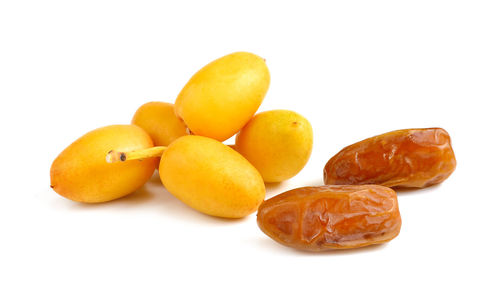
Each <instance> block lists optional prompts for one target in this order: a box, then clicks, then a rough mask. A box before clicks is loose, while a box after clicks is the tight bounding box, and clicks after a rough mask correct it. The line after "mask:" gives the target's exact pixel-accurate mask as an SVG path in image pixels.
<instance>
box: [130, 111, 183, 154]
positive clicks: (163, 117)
mask: <svg viewBox="0 0 500 299" xmlns="http://www.w3.org/2000/svg"><path fill="white" fill-rule="evenodd" d="M132 124H135V125H138V126H139V127H141V128H143V129H144V130H145V131H146V132H147V133H148V134H149V136H151V139H153V143H154V145H155V146H158V145H163V146H168V145H169V144H170V143H172V141H174V140H175V139H177V138H179V137H181V136H184V135H187V127H186V125H185V124H184V122H183V121H182V120H181V119H179V118H178V117H177V116H176V115H175V109H174V104H170V103H164V102H149V103H146V104H144V105H142V106H141V107H139V109H137V111H136V112H135V115H134V118H133V119H132Z"/></svg>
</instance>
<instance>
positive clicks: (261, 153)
mask: <svg viewBox="0 0 500 299" xmlns="http://www.w3.org/2000/svg"><path fill="white" fill-rule="evenodd" d="M312 145H313V131H312V127H311V124H310V123H309V121H308V120H307V119H306V118H304V117H303V116H302V115H300V114H298V113H295V112H293V111H288V110H271V111H265V112H262V113H259V114H257V115H255V116H254V117H253V118H252V120H251V121H250V122H249V123H248V124H247V125H246V126H245V127H244V128H243V129H242V130H241V132H239V133H238V135H236V150H237V151H238V152H239V153H241V154H242V155H243V156H244V157H245V158H247V160H248V161H250V163H252V164H253V165H254V166H255V168H257V169H258V170H259V172H260V174H261V175H262V178H263V179H264V181H265V182H281V181H284V180H287V179H289V178H291V177H293V176H295V175H296V174H297V173H299V171H300V170H302V168H304V166H305V165H306V163H307V161H308V160H309V156H310V155H311V151H312Z"/></svg>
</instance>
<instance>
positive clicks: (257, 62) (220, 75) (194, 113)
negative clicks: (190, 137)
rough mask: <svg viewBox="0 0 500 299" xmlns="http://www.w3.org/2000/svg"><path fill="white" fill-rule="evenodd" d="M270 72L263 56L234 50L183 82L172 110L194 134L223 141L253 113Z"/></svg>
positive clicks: (264, 89)
mask: <svg viewBox="0 0 500 299" xmlns="http://www.w3.org/2000/svg"><path fill="white" fill-rule="evenodd" d="M269 81H270V75H269V70H268V68H267V66H266V63H265V61H264V59H262V58H261V57H259V56H257V55H255V54H252V53H247V52H236V53H233V54H229V55H226V56H224V57H221V58H219V59H217V60H215V61H212V62H211V63H209V64H208V65H206V66H205V67H203V68H202V69H201V70H199V71H198V72H197V73H196V74H195V75H193V77H191V79H190V80H189V82H188V83H187V84H186V85H185V86H184V88H183V89H182V91H181V92H180V93H179V95H178V96H177V99H176V101H175V111H176V113H177V115H178V116H179V117H180V118H182V119H183V120H184V122H185V123H186V125H187V126H188V127H189V129H190V130H191V132H193V133H194V134H195V135H201V136H206V137H210V138H213V139H216V140H219V141H224V140H226V139H228V138H229V137H231V136H233V135H234V134H236V133H237V132H238V131H239V130H240V129H241V128H242V127H243V126H244V125H245V124H246V123H247V122H248V121H249V120H250V118H252V116H253V115H254V114H255V112H256V111H257V109H258V108H259V106H260V104H261V103H262V100H263V99H264V96H265V95H266V92H267V89H268V88H269Z"/></svg>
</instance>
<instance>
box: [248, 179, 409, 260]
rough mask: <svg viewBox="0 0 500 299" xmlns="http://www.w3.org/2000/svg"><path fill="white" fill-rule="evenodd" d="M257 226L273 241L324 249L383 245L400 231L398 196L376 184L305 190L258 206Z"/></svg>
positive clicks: (274, 198)
mask: <svg viewBox="0 0 500 299" xmlns="http://www.w3.org/2000/svg"><path fill="white" fill-rule="evenodd" d="M257 223H258V224H259V227H260V229H261V230H262V231H263V232H264V233H265V234H266V235H268V236H269V237H271V238H272V239H274V240H275V241H277V242H279V243H281V244H283V245H286V246H289V247H293V248H296V249H301V250H308V251H325V250H332V249H347V248H357V247H363V246H368V245H372V244H378V243H384V242H388V241H390V240H392V239H394V238H395V237H396V236H397V235H398V234H399V230H400V229H401V216H400V214H399V208H398V199H397V195H396V192H394V190H392V189H391V188H387V187H383V186H377V185H361V186H319V187H303V188H298V189H294V190H290V191H287V192H284V193H281V194H279V195H277V196H275V197H273V198H271V199H269V200H266V201H265V202H264V203H262V204H261V205H260V207H259V211H258V213H257Z"/></svg>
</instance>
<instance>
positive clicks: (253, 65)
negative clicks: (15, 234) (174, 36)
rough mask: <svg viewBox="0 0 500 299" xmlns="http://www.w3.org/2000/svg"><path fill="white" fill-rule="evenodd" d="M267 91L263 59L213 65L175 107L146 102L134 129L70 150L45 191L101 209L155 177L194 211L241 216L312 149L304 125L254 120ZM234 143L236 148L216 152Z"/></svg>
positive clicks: (241, 55)
mask: <svg viewBox="0 0 500 299" xmlns="http://www.w3.org/2000/svg"><path fill="white" fill-rule="evenodd" d="M269 82H270V75H269V70H268V68H267V66H266V64H265V60H264V59H262V58H261V57H259V56H257V55H254V54H252V53H247V52H237V53H233V54H229V55H226V56H224V57H221V58H219V59H217V60H215V61H213V62H211V63H209V64H208V65H206V66H205V67H203V68H202V69H201V70H199V71H198V72H197V73H196V74H195V75H194V76H193V77H192V78H191V79H190V80H189V81H188V83H187V84H186V85H185V86H184V88H183V89H182V90H181V92H180V93H179V95H178V96H177V99H176V101H175V104H170V103H163V102H150V103H146V104H144V105H143V106H141V107H140V108H139V109H138V110H137V112H136V113H135V115H134V117H133V119H132V124H130V125H112V126H107V127H103V128H99V129H96V130H94V131H91V132H89V133H87V134H85V135H84V136H82V137H80V138H79V139H78V140H76V141H75V142H73V143H72V144H71V145H70V146H68V147H67V148H66V149H65V150H64V151H63V152H62V153H60V154H59V156H58V157H57V158H56V159H55V160H54V162H53V163H52V167H51V169H50V179H51V187H52V188H53V189H54V190H55V191H56V192H57V193H59V194H60V195H61V196H63V197H66V198H68V199H71V200H75V201H79V202H85V203H99V202H105V201H110V200H114V199H117V198H120V197H123V196H125V195H127V194H130V193H132V192H134V191H135V190H137V189H138V188H140V187H141V186H142V185H144V184H145V183H146V182H147V181H148V180H149V179H150V177H151V176H152V174H153V173H154V171H155V169H156V168H158V170H159V174H160V178H161V181H162V183H163V185H164V186H165V188H166V189H167V190H168V191H169V192H170V193H172V194H173V195H174V196H175V197H177V198H178V199H180V200H181V201H183V202H184V203H186V204H187V205H189V206H191V207H192V208H194V209H196V210H198V211H200V212H203V213H205V214H208V215H213V216H218V217H227V218H240V217H245V216H247V215H249V214H251V213H253V212H254V211H256V210H257V208H258V207H259V205H260V204H261V203H262V201H263V200H264V197H265V184H264V182H281V181H284V180H287V179H289V178H291V177H293V176H294V175H296V174H297V173H298V172H299V171H300V170H301V169H302V168H303V167H304V166H305V164H306V163H307V160H308V159H309V156H310V154H311V150H312V142H313V137H312V135H313V134H312V128H311V125H310V123H309V122H308V121H307V119H305V118H304V117H303V116H301V115H299V114H298V113H295V112H293V111H287V110H272V111H266V112H262V113H259V114H256V115H254V114H255V113H256V112H257V110H258V108H259V106H260V104H261V103H262V100H263V99H264V96H265V95H266V92H267V90H268V88H269ZM235 134H237V136H236V142H235V145H230V146H228V145H225V144H223V143H222V142H223V141H225V140H227V139H228V138H230V137H232V136H233V135H235Z"/></svg>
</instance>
